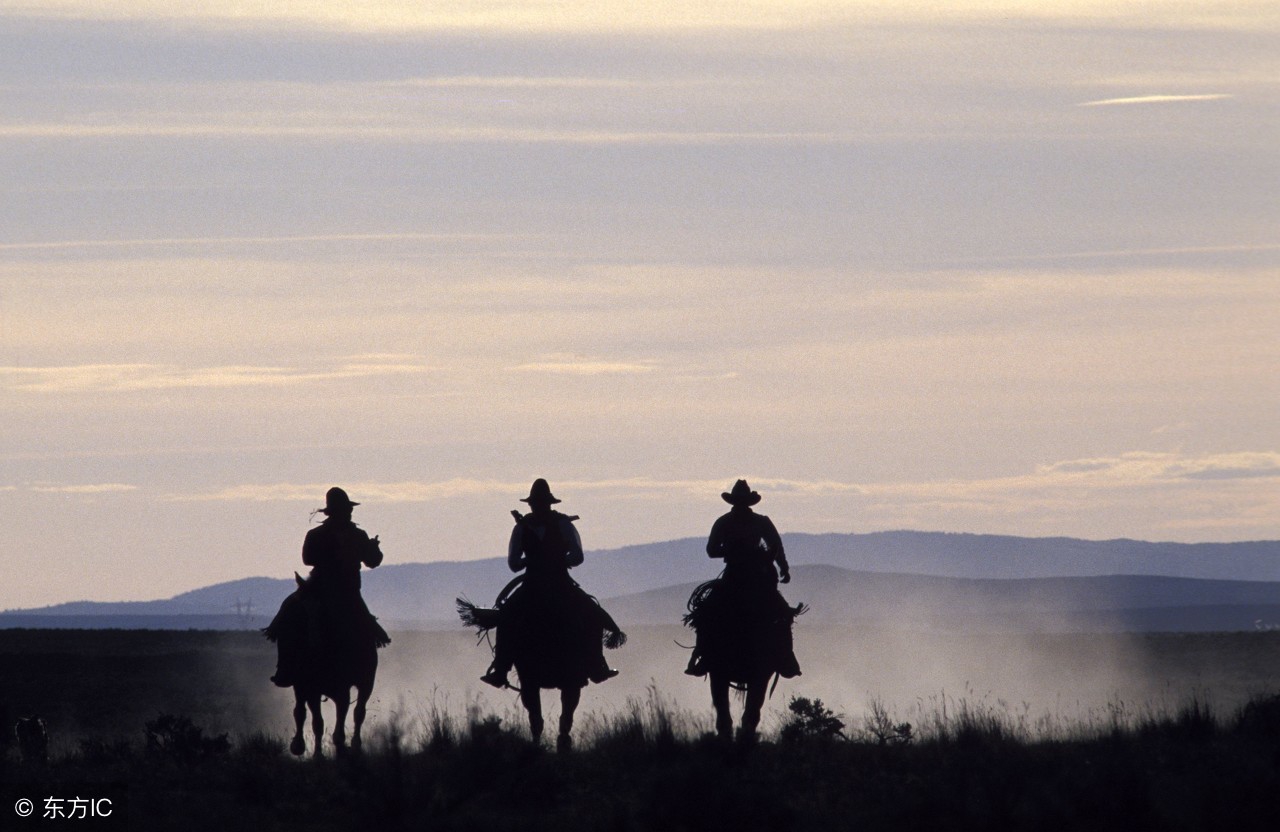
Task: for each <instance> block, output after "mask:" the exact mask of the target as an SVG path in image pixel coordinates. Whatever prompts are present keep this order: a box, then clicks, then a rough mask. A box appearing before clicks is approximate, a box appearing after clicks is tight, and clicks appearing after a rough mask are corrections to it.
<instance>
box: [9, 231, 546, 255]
mask: <svg viewBox="0 0 1280 832" xmlns="http://www.w3.org/2000/svg"><path fill="white" fill-rule="evenodd" d="M531 236H534V235H527V234H465V233H459V234H451V233H446V234H427V233H404V234H295V235H289V234H285V235H277V236H269V237H268V236H262V237H236V236H227V237H137V238H130V239H120V240H50V241H44V242H30V243H0V251H42V250H50V251H57V250H66V249H99V248H102V249H113V248H145V247H152V246H154V247H171V246H211V245H215V246H216V245H235V246H241V245H279V244H289V243H296V244H299V245H306V244H310V243H401V242H448V241H483V240H488V239H493V240H514V239H526V238H530V237H531Z"/></svg>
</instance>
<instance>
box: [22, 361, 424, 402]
mask: <svg viewBox="0 0 1280 832" xmlns="http://www.w3.org/2000/svg"><path fill="white" fill-rule="evenodd" d="M431 369H433V368H432V367H429V366H427V365H424V364H421V363H419V362H418V361H417V360H416V359H414V358H413V357H412V356H402V355H391V356H377V355H375V356H360V357H355V358H352V359H350V360H348V361H347V362H346V363H343V364H341V365H339V366H336V367H332V368H325V369H299V368H293V367H260V366H221V367H179V366H174V365H166V364H81V365H75V366H65V367H12V366H10V367H0V388H7V389H10V390H16V391H22V392H30V393H132V392H140V391H150V390H174V389H183V388H187V389H192V388H236V387H283V386H289V385H295V384H305V383H312V382H321V381H333V380H337V379H350V378H369V377H373V376H389V375H405V374H416V373H425V372H429V371H430V370H431Z"/></svg>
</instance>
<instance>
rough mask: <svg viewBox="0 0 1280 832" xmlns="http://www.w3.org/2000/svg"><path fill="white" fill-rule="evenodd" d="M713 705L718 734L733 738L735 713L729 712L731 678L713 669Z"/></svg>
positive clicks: (711, 674) (722, 737)
mask: <svg viewBox="0 0 1280 832" xmlns="http://www.w3.org/2000/svg"><path fill="white" fill-rule="evenodd" d="M710 676H711V706H712V707H713V708H715V709H716V734H717V735H719V736H720V738H721V739H726V740H728V739H733V714H732V713H730V712H729V678H728V677H727V676H725V675H724V674H723V673H717V672H716V671H714V670H713V671H711V673H710Z"/></svg>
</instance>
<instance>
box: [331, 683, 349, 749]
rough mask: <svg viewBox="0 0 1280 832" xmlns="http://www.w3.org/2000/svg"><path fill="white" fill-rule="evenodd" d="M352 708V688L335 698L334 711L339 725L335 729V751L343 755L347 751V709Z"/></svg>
mask: <svg viewBox="0 0 1280 832" xmlns="http://www.w3.org/2000/svg"><path fill="white" fill-rule="evenodd" d="M350 707H351V688H347V689H346V690H345V691H343V693H342V694H341V695H339V696H335V697H333V709H334V712H335V719H336V720H337V725H335V726H334V728H333V750H334V753H336V754H341V753H342V752H344V751H346V750H347V709H348V708H350Z"/></svg>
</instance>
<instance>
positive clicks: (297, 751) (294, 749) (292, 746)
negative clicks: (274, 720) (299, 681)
mask: <svg viewBox="0 0 1280 832" xmlns="http://www.w3.org/2000/svg"><path fill="white" fill-rule="evenodd" d="M306 721H307V701H306V699H305V698H304V697H303V695H302V692H301V691H300V690H298V689H297V688H296V687H295V688H294V689H293V727H294V731H293V741H292V742H290V743H289V753H290V754H292V755H293V756H295V757H301V756H302V755H303V754H306V753H307V741H306V740H304V739H303V738H302V726H303V724H304V723H305V722H306Z"/></svg>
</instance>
